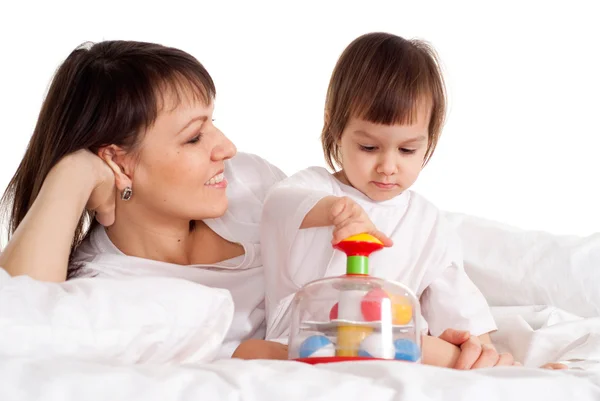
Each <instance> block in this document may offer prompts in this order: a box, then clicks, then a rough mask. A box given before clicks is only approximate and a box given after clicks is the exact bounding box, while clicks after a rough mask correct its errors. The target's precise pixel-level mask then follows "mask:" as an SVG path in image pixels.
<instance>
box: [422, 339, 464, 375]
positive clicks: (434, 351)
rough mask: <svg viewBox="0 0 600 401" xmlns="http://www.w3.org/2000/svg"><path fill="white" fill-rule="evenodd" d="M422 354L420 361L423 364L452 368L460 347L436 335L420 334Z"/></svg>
mask: <svg viewBox="0 0 600 401" xmlns="http://www.w3.org/2000/svg"><path fill="white" fill-rule="evenodd" d="M421 340H422V342H421V347H422V349H423V355H422V358H421V362H422V363H423V364H425V365H432V366H440V367H443V368H454V367H455V365H456V361H457V360H458V357H459V356H460V348H459V347H457V346H456V345H453V344H450V343H449V342H446V341H444V340H442V339H441V338H438V337H432V336H422V337H421Z"/></svg>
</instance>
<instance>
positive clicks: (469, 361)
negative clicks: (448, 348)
mask: <svg viewBox="0 0 600 401" xmlns="http://www.w3.org/2000/svg"><path fill="white" fill-rule="evenodd" d="M439 338H441V339H442V340H444V341H447V342H449V343H450V344H454V345H456V346H458V347H460V350H461V351H460V355H459V357H458V359H457V361H456V363H455V365H454V368H455V369H460V370H470V369H479V368H488V367H493V366H520V365H521V364H520V363H519V362H515V360H514V358H513V356H512V355H511V354H509V353H501V354H499V353H498V351H496V348H495V347H494V346H493V345H492V344H482V342H481V340H480V339H479V337H476V336H471V335H470V333H469V332H468V331H463V330H454V329H447V330H445V331H444V332H443V333H442V334H441V335H440V337H439Z"/></svg>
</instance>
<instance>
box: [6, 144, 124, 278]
mask: <svg viewBox="0 0 600 401" xmlns="http://www.w3.org/2000/svg"><path fill="white" fill-rule="evenodd" d="M103 164H104V162H103V161H102V160H101V159H100V158H99V157H97V156H95V155H93V154H92V153H90V152H88V151H79V152H76V153H73V154H71V155H69V156H67V157H65V158H64V159H62V160H61V161H60V162H59V163H57V164H56V166H54V167H53V168H52V170H50V173H49V174H48V176H47V177H46V179H45V180H44V184H43V185H42V188H41V190H40V193H39V194H38V196H37V198H36V199H35V201H34V202H33V204H32V206H31V208H30V209H29V211H28V212H27V214H26V216H25V218H24V219H23V221H22V222H21V224H19V227H18V228H17V230H16V231H15V233H14V235H13V236H12V237H11V239H10V241H9V242H8V244H7V246H6V248H5V249H4V250H3V252H2V253H1V254H0V266H1V267H3V268H4V269H5V270H6V271H7V272H8V273H9V274H10V275H11V276H19V275H27V276H30V277H32V278H34V279H36V280H41V281H53V282H61V281H65V280H66V277H67V267H68V261H69V253H70V249H71V244H72V242H73V235H74V232H75V228H76V227H77V223H78V221H79V219H80V217H81V215H82V213H83V211H84V210H85V207H86V205H88V206H90V207H91V208H92V209H96V208H98V209H99V210H102V212H101V215H102V218H101V219H102V220H104V221H103V223H106V222H109V223H110V224H112V220H111V217H110V214H111V213H112V215H113V217H112V219H113V220H114V212H112V211H109V210H108V209H110V206H108V207H107V206H106V204H109V203H110V198H109V196H108V194H109V193H111V192H110V191H111V190H112V191H113V193H114V189H113V188H114V175H113V174H112V171H111V170H110V169H109V168H108V166H106V165H104V167H103ZM111 179H112V181H111ZM112 196H113V198H112V204H113V206H112V207H113V208H114V195H112ZM99 220H100V219H99Z"/></svg>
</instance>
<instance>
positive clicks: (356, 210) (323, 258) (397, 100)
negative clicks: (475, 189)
mask: <svg viewBox="0 0 600 401" xmlns="http://www.w3.org/2000/svg"><path fill="white" fill-rule="evenodd" d="M445 108H446V98H445V89H444V83H443V78H442V75H441V71H440V69H439V66H438V62H437V59H436V57H435V54H434V52H433V50H432V49H431V48H430V47H428V46H427V45H426V44H424V43H422V42H419V41H408V40H405V39H403V38H400V37H398V36H394V35H390V34H385V33H373V34H367V35H364V36H361V37H359V38H358V39H356V40H354V41H353V42H352V43H351V44H350V45H349V46H348V47H347V48H346V50H345V51H344V52H343V54H342V55H341V57H340V59H339V60H338V63H337V65H336V67H335V69H334V71H333V75H332V77H331V81H330V84H329V89H328V91H327V99H326V105H325V123H324V127H323V132H322V137H321V139H322V144H323V151H324V154H325V158H326V161H327V163H328V165H329V166H330V167H331V168H332V169H333V170H334V171H335V173H333V174H331V173H329V172H328V171H327V170H326V169H324V168H321V167H311V168H308V169H306V170H303V171H300V172H299V173H297V174H295V175H293V176H291V177H289V178H288V179H286V180H284V181H282V182H281V183H279V184H278V185H276V186H275V187H274V188H273V189H272V190H271V192H270V194H269V195H268V198H267V200H266V203H265V207H264V211H263V217H262V223H261V243H262V244H263V246H262V259H263V264H264V268H265V274H266V311H267V338H271V339H281V338H284V337H286V336H287V335H288V334H289V326H290V321H289V317H290V316H289V312H290V310H289V306H290V301H291V300H292V298H293V296H294V294H295V293H296V291H298V290H299V289H300V288H301V287H302V286H303V285H305V284H307V283H308V282H310V281H312V280H316V279H320V278H323V277H329V276H336V275H341V274H344V273H345V267H346V265H345V256H344V254H343V253H342V252H338V251H334V249H333V247H332V243H337V242H339V241H341V240H343V239H344V238H346V237H349V236H350V235H354V234H358V233H362V232H368V233H370V234H373V235H375V236H376V237H378V238H379V239H380V240H382V241H383V242H384V244H385V245H386V246H387V247H386V248H384V249H383V250H381V251H378V252H376V253H374V254H372V255H371V263H370V266H371V274H373V275H375V276H378V277H381V278H385V279H390V280H395V281H399V282H401V283H403V284H404V285H406V286H408V287H409V288H411V289H412V290H413V291H414V293H415V294H416V295H417V296H418V297H419V299H420V301H421V307H422V315H423V316H422V318H423V319H422V321H424V326H425V327H426V329H427V332H428V333H430V334H431V336H435V337H437V336H439V335H440V334H441V333H442V332H443V331H444V330H445V329H447V328H453V329H459V330H468V331H469V332H470V333H471V334H472V335H476V336H483V337H482V342H489V338H488V336H487V333H489V332H491V331H494V330H496V325H495V322H494V319H493V317H492V315H491V313H490V310H489V307H488V305H487V303H486V300H485V299H484V297H483V296H482V294H481V293H480V291H479V290H478V289H477V288H476V287H475V285H474V284H473V283H472V282H471V280H470V279H469V278H468V277H467V275H466V274H465V271H464V269H463V263H462V255H461V249H460V244H459V242H458V240H457V236H456V235H455V234H454V233H453V231H452V230H451V228H450V227H449V226H448V224H447V223H446V222H445V221H444V218H443V216H442V214H441V213H440V212H439V210H438V209H437V208H436V207H435V206H434V205H432V204H431V203H429V202H428V201H427V200H426V199H424V198H423V197H422V196H420V195H418V194H416V193H414V192H412V191H410V190H409V188H410V187H411V186H412V185H413V183H414V182H415V181H416V179H417V177H418V176H419V173H420V172H421V169H422V168H423V167H424V166H425V164H426V163H427V162H428V160H429V159H430V158H431V156H432V154H433V152H434V150H435V147H436V144H437V142H438V138H439V136H440V133H441V129H442V125H443V121H444V114H445ZM336 167H340V169H339V170H338V169H336ZM336 170H337V171H336ZM392 245H393V246H392ZM435 337H424V342H423V348H424V357H423V360H424V362H425V363H431V364H437V365H452V363H453V361H455V358H456V353H457V352H458V353H460V350H459V349H458V348H457V347H456V346H454V345H451V344H449V343H446V342H443V341H442V340H440V339H438V338H435ZM484 340H485V341H484ZM436 353H437V354H444V353H445V355H446V357H442V356H440V357H439V358H438V357H436V356H435V355H436ZM428 355H429V356H428Z"/></svg>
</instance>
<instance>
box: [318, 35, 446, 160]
mask: <svg viewBox="0 0 600 401" xmlns="http://www.w3.org/2000/svg"><path fill="white" fill-rule="evenodd" d="M424 102H425V104H427V105H428V106H430V107H431V109H430V110H431V114H430V120H429V138H428V145H427V152H426V153H425V159H424V161H423V164H426V163H427V162H428V161H429V159H430V158H431V155H432V154H433V151H434V150H435V147H436V145H437V142H438V138H439V136H440V133H441V131H442V126H443V124H444V118H445V114H446V90H445V85H444V79H443V77H442V72H441V69H440V65H439V60H438V57H437V55H436V53H435V51H434V50H433V48H432V47H431V46H429V45H428V44H427V43H425V42H423V41H420V40H406V39H403V38H401V37H399V36H396V35H392V34H388V33H369V34H366V35H363V36H360V37H358V38H357V39H355V40H354V41H353V42H352V43H350V45H348V47H347V48H346V49H345V50H344V52H343V53H342V55H341V56H340V58H339V60H338V62H337V64H336V66H335V68H334V70H333V74H332V76H331V81H330V82H329V88H328V89H327V98H326V101H325V124H324V126H323V132H322V134H321V142H322V144H323V152H324V154H325V160H326V161H327V164H328V165H329V166H330V167H331V168H332V169H334V170H335V165H336V164H337V165H338V166H341V160H340V154H339V147H338V143H339V140H340V137H341V135H342V132H343V131H344V128H345V127H346V124H347V123H348V121H349V120H350V118H351V117H356V118H360V119H364V120H367V121H370V122H373V123H377V124H386V125H392V124H412V123H413V122H414V121H415V119H416V116H417V111H418V110H419V107H420V106H422V105H423V104H424Z"/></svg>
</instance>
